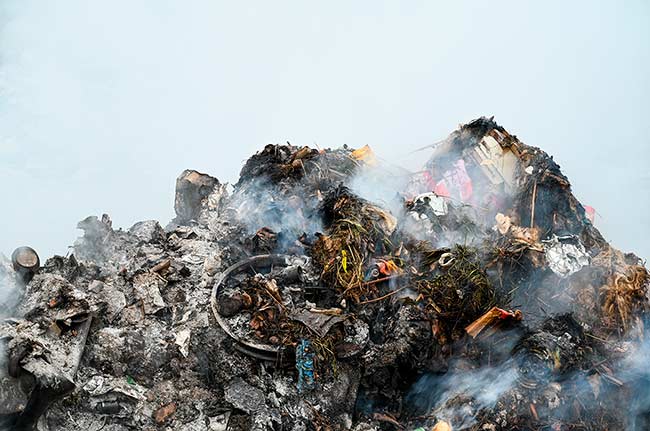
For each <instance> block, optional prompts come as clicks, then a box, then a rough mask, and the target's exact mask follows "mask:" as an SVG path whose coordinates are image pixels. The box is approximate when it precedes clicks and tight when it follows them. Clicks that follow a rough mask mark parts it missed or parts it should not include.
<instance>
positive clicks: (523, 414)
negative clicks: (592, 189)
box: [0, 118, 650, 431]
mask: <svg viewBox="0 0 650 431" xmlns="http://www.w3.org/2000/svg"><path fill="white" fill-rule="evenodd" d="M428 151H429V152H430V153H432V154H430V159H429V161H428V162H427V163H426V165H425V166H424V168H423V169H422V170H421V171H420V172H417V173H414V174H413V173H411V174H408V175H405V174H404V173H403V172H402V173H400V175H399V180H398V179H396V180H395V181H394V187H393V188H387V190H385V191H384V190H382V193H384V194H383V196H384V199H382V200H381V201H370V200H368V199H366V198H364V197H363V196H362V195H361V194H360V193H357V192H355V190H356V189H355V188H354V187H353V186H352V185H353V184H354V183H355V181H358V180H359V179H360V178H361V179H362V180H363V176H364V175H365V172H366V171H367V170H368V169H373V170H374V171H377V170H379V171H381V170H382V169H384V163H382V162H380V161H379V160H378V159H377V158H376V157H375V155H374V154H373V152H372V150H371V149H370V148H369V147H367V146H366V147H363V148H360V149H357V150H353V149H350V148H341V149H337V150H329V149H327V150H318V149H312V148H308V147H295V146H292V145H289V144H287V145H268V146H266V147H265V148H264V149H263V150H262V151H260V152H258V153H257V154H255V155H253V156H252V157H251V158H250V159H249V160H248V161H247V162H246V164H245V166H244V167H243V169H242V172H241V176H240V179H239V182H238V183H237V184H235V185H234V186H233V187H232V188H229V186H227V185H225V184H222V183H221V182H219V181H218V180H217V179H216V178H213V177H211V176H209V175H206V174H202V173H199V172H196V171H190V170H188V171H185V172H183V173H182V174H181V176H180V177H179V178H178V181H177V187H176V199H175V210H176V214H177V217H176V219H175V220H173V221H172V222H171V223H170V224H169V225H168V226H167V227H165V228H163V227H161V225H160V224H159V223H158V222H156V221H144V222H139V223H136V224H135V225H134V226H132V227H131V228H130V229H128V230H127V231H123V230H115V229H113V227H112V226H111V220H110V218H109V217H108V216H106V215H104V216H102V217H101V218H98V217H88V218H87V219H85V220H83V221H81V222H80V223H79V225H78V227H79V228H80V229H82V230H83V231H84V235H83V236H82V237H81V238H79V239H78V240H77V242H76V243H75V244H74V246H73V248H72V250H71V252H70V253H69V254H68V256H66V257H62V256H54V257H52V258H50V259H47V260H46V261H45V262H44V263H41V262H40V260H39V258H38V255H37V254H36V252H35V251H34V250H32V249H29V248H21V249H18V250H17V251H16V252H15V253H14V255H13V256H12V259H11V261H10V260H8V259H5V260H4V261H2V262H1V265H0V276H1V278H2V280H3V284H4V286H5V290H6V291H9V292H11V293H12V294H11V295H5V297H4V299H3V301H4V302H3V304H2V310H1V312H2V317H3V320H2V324H1V326H0V339H1V340H2V351H1V352H0V353H1V354H2V363H1V364H0V365H1V371H0V379H1V381H2V383H1V384H0V418H1V421H2V423H3V425H4V426H5V427H7V429H23V430H32V429H38V430H78V429H84V430H88V431H99V430H105V431H109V430H110V431H123V430H154V429H168V430H211V431H218V430H319V431H320V430H347V429H352V430H357V431H362V430H363V431H366V430H426V431H429V430H435V431H443V430H487V431H496V430H553V431H560V430H614V429H617V430H618V429H628V430H642V429H648V426H649V425H648V424H649V423H650V422H648V420H649V419H650V414H649V412H650V390H649V389H648V387H649V386H648V383H649V382H650V373H649V372H648V368H647V361H648V358H649V357H650V356H648V354H649V353H650V349H649V346H650V344H649V343H648V339H647V336H648V335H647V334H648V333H647V331H646V330H645V326H644V325H645V324H646V318H647V311H648V304H649V302H648V282H649V276H648V271H647V270H646V268H645V267H644V265H643V263H642V262H641V261H640V259H639V258H638V257H636V256H635V255H633V254H625V253H622V252H620V251H618V250H616V249H614V248H613V247H611V246H610V245H609V244H608V243H607V242H606V241H605V240H604V238H603V237H602V236H601V234H600V233H599V232H598V230H597V229H596V228H595V227H594V224H593V218H591V214H593V213H592V212H591V210H590V209H589V208H587V209H588V211H586V210H585V207H584V206H583V205H581V203H580V202H578V200H577V199H576V198H575V197H574V196H573V194H572V193H571V188H570V184H569V181H568V179H567V178H566V177H565V176H564V175H563V174H562V172H561V171H560V167H559V166H558V165H557V163H555V162H554V161H553V159H552V157H549V156H548V155H547V154H546V153H544V152H543V151H542V150H540V149H538V148H534V147H530V146H528V145H525V144H523V143H522V142H520V141H519V140H518V139H517V138H516V137H515V136H513V135H510V134H509V133H508V132H507V131H506V130H505V129H503V128H502V127H500V126H498V125H497V124H496V123H495V122H494V121H493V120H492V119H487V118H480V119H477V120H475V121H472V122H471V123H469V124H466V125H463V126H461V127H460V128H459V130H457V131H455V132H454V133H452V134H451V135H450V136H449V137H448V138H447V139H446V140H444V141H442V142H441V143H439V144H437V145H436V146H434V147H432V148H431V149H429V150H428ZM391 172H392V171H391ZM386 175H393V174H392V173H390V174H389V170H388V169H387V170H386ZM388 208H391V211H389V210H388Z"/></svg>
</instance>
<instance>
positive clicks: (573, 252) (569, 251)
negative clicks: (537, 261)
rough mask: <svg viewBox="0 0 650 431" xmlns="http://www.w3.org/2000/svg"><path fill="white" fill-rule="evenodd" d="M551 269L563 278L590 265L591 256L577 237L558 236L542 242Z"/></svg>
mask: <svg viewBox="0 0 650 431" xmlns="http://www.w3.org/2000/svg"><path fill="white" fill-rule="evenodd" d="M542 242H543V243H544V251H545V255H546V262H547V263H548V266H549V268H551V270H552V271H553V272H554V273H556V274H557V275H559V276H560V277H562V278H565V277H568V276H570V275H571V274H573V273H575V272H578V271H580V269H582V268H583V267H584V266H587V265H589V263H590V259H589V254H587V251H586V250H585V247H584V246H583V245H582V243H581V242H580V240H579V239H578V237H577V236H575V235H568V236H557V235H553V236H552V237H551V238H550V239H548V240H544V241H542Z"/></svg>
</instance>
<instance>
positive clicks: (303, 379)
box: [296, 340, 315, 392]
mask: <svg viewBox="0 0 650 431" xmlns="http://www.w3.org/2000/svg"><path fill="white" fill-rule="evenodd" d="M296 369H297V370H298V392H303V391H305V390H309V389H312V388H313V387H314V385H315V376H314V349H313V348H312V345H311V342H310V341H309V340H300V343H298V346H297V347H296Z"/></svg>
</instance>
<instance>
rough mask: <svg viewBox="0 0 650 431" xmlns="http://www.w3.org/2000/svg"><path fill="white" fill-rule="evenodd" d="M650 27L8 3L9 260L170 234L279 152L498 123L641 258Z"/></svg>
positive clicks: (439, 5) (235, 6)
mask: <svg viewBox="0 0 650 431" xmlns="http://www.w3.org/2000/svg"><path fill="white" fill-rule="evenodd" d="M648 23H650V3H648V2H647V1H633V0H630V1H626V2H625V3H624V4H623V2H616V1H610V2H600V1H574V2H560V1H544V2H522V1H511V2H501V1H492V2H432V1H426V2H425V1H422V2H397V1H395V2H386V3H382V2H379V1H358V2H343V1H341V2H338V1H328V2H321V3H318V4H317V3H316V2H305V1H295V2H282V1H280V2H268V1H259V2H258V1H248V2H217V1H214V0H206V1H198V0H197V1H173V2H172V1H161V0H151V1H143V0H141V1H134V0H129V1H118V0H111V1H104V2H99V1H97V2H95V1H88V0H78V1H72V0H65V1H64V0H62V1H56V2H55V1H30V0H3V1H2V2H1V3H0V180H1V181H2V183H1V184H2V185H1V186H0V193H1V195H0V202H1V203H2V204H1V205H2V208H3V210H2V211H0V226H2V230H3V238H2V240H1V241H0V252H4V253H5V254H8V253H10V252H11V250H13V249H14V248H15V247H16V246H19V245H23V244H29V245H31V246H33V247H35V248H36V249H37V250H39V251H40V253H41V255H42V256H43V257H46V256H49V255H51V254H53V253H65V252H66V248H67V246H68V245H70V244H72V242H73V241H74V238H75V237H76V236H77V233H78V232H77V231H76V230H75V225H76V222H77V221H78V220H80V219H82V218H84V217H85V216H87V215H90V214H101V213H103V212H107V213H109V214H110V215H111V216H112V218H113V220H114V225H117V226H122V227H128V226H130V225H131V224H132V223H134V222H135V221H138V220H143V219H151V218H155V219H159V220H161V222H162V223H163V224H164V223H166V222H167V221H168V220H169V219H171V217H172V216H173V189H174V181H175V178H176V176H177V175H178V174H179V173H180V172H181V171H182V170H183V169H185V168H194V169H198V170H201V171H205V172H209V173H211V174H213V175H215V176H217V177H218V178H219V179H221V180H223V181H230V182H233V181H235V180H236V178H237V174H238V172H239V169H240V168H241V165H242V162H243V161H244V160H245V159H246V158H247V157H248V156H249V155H250V154H251V153H252V152H254V151H255V150H257V149H260V148H261V147H262V146H263V145H264V144H266V143H268V142H284V141H287V140H289V141H291V142H292V143H294V144H300V145H303V144H306V145H313V144H314V143H317V144H318V145H320V146H323V147H337V146H340V145H343V144H348V145H351V146H362V145H364V144H370V145H371V146H372V147H373V148H374V149H375V150H376V152H377V153H379V155H381V156H382V157H384V158H386V159H389V160H394V161H403V162H404V163H408V162H409V160H410V162H411V163H412V161H413V160H412V159H413V157H410V158H409V157H407V156H406V155H407V153H408V152H409V151H410V150H412V149H415V148H418V147H421V146H423V145H426V144H428V143H431V142H434V141H436V140H438V139H440V138H443V137H445V136H446V135H447V134H448V133H450V132H451V131H452V130H454V129H455V128H456V127H457V125H458V124H459V123H463V122H467V121H469V120H471V119H473V118H475V117H478V116H480V115H495V117H496V120H497V121H498V122H499V123H500V124H502V125H503V126H504V127H506V129H508V130H509V131H510V132H511V133H515V134H516V135H517V136H518V137H519V138H520V139H522V140H523V141H524V142H526V143H527V144H531V145H535V146H539V147H542V148H543V149H545V150H546V151H547V152H549V153H551V154H553V155H554V156H555V160H556V161H558V162H559V163H560V165H561V166H562V168H563V170H564V172H565V174H567V175H568V176H569V178H570V180H571V181H572V184H573V187H574V192H575V193H576V195H577V196H578V198H579V199H581V200H582V202H583V203H587V204H590V205H592V206H594V207H595V208H596V210H597V211H598V213H599V214H600V216H601V217H598V218H597V220H596V224H597V225H598V227H599V228H601V230H602V231H603V233H604V234H605V236H606V237H607V238H608V239H609V240H610V241H612V242H613V243H614V245H616V246H618V247H620V248H622V249H623V250H624V251H635V252H636V253H637V254H640V255H641V256H643V257H646V258H647V257H650V244H648V240H647V238H648V236H649V234H650V218H649V217H648V211H649V209H650V195H649V190H650V170H649V169H648V164H649V162H650V138H649V136H650V121H648V119H647V118H648V115H649V114H650V109H649V104H650V102H649V100H650V48H649V46H648V42H649V41H650V26H649V25H648ZM422 157H425V155H423V156H422ZM407 159H409V160H407Z"/></svg>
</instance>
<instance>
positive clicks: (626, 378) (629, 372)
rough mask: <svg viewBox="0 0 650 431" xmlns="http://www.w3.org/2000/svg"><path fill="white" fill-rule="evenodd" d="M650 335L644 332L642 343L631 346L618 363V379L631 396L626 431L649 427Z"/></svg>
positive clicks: (639, 430)
mask: <svg viewBox="0 0 650 431" xmlns="http://www.w3.org/2000/svg"><path fill="white" fill-rule="evenodd" d="M649 359H650V334H649V333H648V331H647V330H646V331H645V333H644V335H643V341H642V342H641V343H638V344H631V345H630V351H628V352H627V354H626V356H625V357H624V358H623V359H622V360H621V362H620V363H619V367H618V368H619V369H620V374H619V375H618V377H619V378H620V379H621V380H622V381H623V382H624V383H625V385H626V386H627V387H628V388H629V390H630V392H631V393H632V396H631V397H630V403H629V405H628V406H627V408H628V409H629V410H628V414H627V420H628V423H627V429H628V430H629V431H642V430H647V429H649V427H650V367H649V366H648V360H649Z"/></svg>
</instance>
